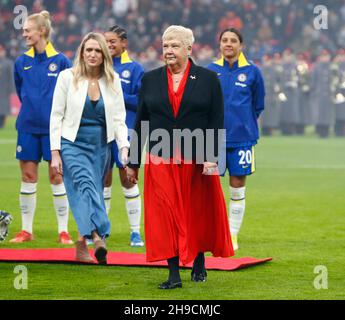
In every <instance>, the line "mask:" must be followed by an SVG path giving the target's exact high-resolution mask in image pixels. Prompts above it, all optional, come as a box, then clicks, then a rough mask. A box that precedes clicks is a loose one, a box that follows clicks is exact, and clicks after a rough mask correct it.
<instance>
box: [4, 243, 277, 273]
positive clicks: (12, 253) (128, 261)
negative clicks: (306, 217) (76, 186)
mask: <svg viewBox="0 0 345 320" xmlns="http://www.w3.org/2000/svg"><path fill="white" fill-rule="evenodd" d="M90 252H91V254H92V250H90ZM74 255H75V249H74V248H69V249H0V262H40V263H79V262H78V261H75V259H74ZM271 260H272V258H266V259H255V258H250V257H244V258H231V259H224V258H213V257H206V268H207V269H211V270H212V269H213V270H230V271H231V270H237V269H242V268H246V267H250V266H252V265H256V264H260V263H264V262H266V261H271ZM108 265H111V266H145V267H157V266H158V267H166V266H167V264H166V262H165V261H160V262H151V263H149V262H146V256H145V254H142V253H127V252H109V253H108ZM186 267H191V264H190V265H187V266H186Z"/></svg>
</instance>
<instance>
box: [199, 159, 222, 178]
mask: <svg viewBox="0 0 345 320" xmlns="http://www.w3.org/2000/svg"><path fill="white" fill-rule="evenodd" d="M202 174H204V175H207V176H211V175H215V174H216V175H218V174H219V173H218V165H217V163H214V162H204V170H203V171H202Z"/></svg>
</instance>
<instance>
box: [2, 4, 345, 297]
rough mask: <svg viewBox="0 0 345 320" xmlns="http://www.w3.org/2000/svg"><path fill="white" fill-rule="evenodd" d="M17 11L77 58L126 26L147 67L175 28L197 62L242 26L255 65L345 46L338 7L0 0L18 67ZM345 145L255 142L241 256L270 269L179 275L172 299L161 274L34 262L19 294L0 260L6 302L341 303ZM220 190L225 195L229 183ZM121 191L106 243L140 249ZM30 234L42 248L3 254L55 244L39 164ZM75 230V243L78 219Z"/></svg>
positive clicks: (8, 184) (300, 139)
mask: <svg viewBox="0 0 345 320" xmlns="http://www.w3.org/2000/svg"><path fill="white" fill-rule="evenodd" d="M17 4H22V5H25V6H27V8H28V10H29V12H30V13H31V12H36V11H40V10H42V9H44V8H45V9H47V10H49V11H50V12H51V13H52V15H53V26H54V29H55V36H54V44H55V46H56V48H57V49H58V50H61V51H63V52H65V53H66V54H67V55H68V56H69V57H71V58H72V57H73V52H74V51H75V49H76V47H77V46H78V44H79V42H80V40H81V36H82V35H84V34H85V33H87V32H88V31H91V30H99V31H103V30H104V29H106V28H107V27H108V26H111V25H113V24H115V23H117V24H120V25H122V26H124V27H125V28H127V29H128V33H129V43H130V53H131V56H132V57H133V58H134V59H137V60H138V61H140V62H141V63H142V64H143V65H144V66H145V69H146V70H150V69H152V68H154V67H157V66H158V65H160V64H161V62H160V52H161V50H160V47H161V43H160V37H161V34H162V31H163V30H164V29H165V27H167V26H168V25H170V24H183V25H185V26H188V27H191V28H192V29H193V31H194V33H195V37H196V44H195V46H194V48H193V51H194V52H193V57H194V59H195V60H196V61H197V62H198V63H200V64H206V63H208V62H209V61H210V60H211V59H213V57H215V56H217V52H218V50H217V48H218V45H217V35H218V33H219V30H221V29H223V28H224V27H225V26H228V25H234V26H237V27H239V28H240V29H242V32H243V34H244V37H245V41H246V50H245V52H246V54H247V55H248V56H249V58H250V59H253V60H254V61H256V62H257V63H259V64H260V63H261V60H262V58H263V56H264V55H265V54H272V53H275V52H282V51H283V50H284V49H286V48H290V49H292V50H293V51H294V52H295V53H299V52H304V53H307V55H308V59H310V63H313V62H315V61H316V59H317V57H318V55H319V54H320V53H321V52H322V50H323V49H327V50H329V51H330V53H331V54H332V55H335V54H336V52H337V50H338V49H340V48H344V47H345V4H344V2H343V1H292V0H291V1H289V0H278V1H273V0H272V1H270V0H266V1H265V0H257V1H254V0H244V1H240V0H229V1H227V0H218V1H211V0H185V1H183V0H171V1H148V0H140V1H136V0H113V1H111V0H105V1H101V0H90V1H84V0H76V1H69V0H60V1H37V0H36V1H31V0H27V1H25V0H23V1H8V0H0V7H1V14H0V44H2V45H3V46H4V47H5V48H6V51H7V53H8V57H9V58H10V59H11V60H12V61H13V60H14V59H15V58H16V57H17V56H18V55H19V54H20V53H21V52H23V51H24V50H25V48H24V47H23V42H22V41H21V31H20V30H19V31H18V30H15V29H14V28H13V18H14V15H13V7H14V6H15V5H17ZM317 4H323V5H325V6H327V8H328V12H329V16H328V29H327V30H321V31H316V30H315V29H314V27H313V19H314V17H315V16H314V14H313V8H314V7H315V5H317ZM228 12H233V13H228ZM0 90H1V88H0ZM13 111H16V110H15V108H13ZM14 122H15V117H13V116H10V117H9V118H8V121H7V123H6V126H5V128H4V129H0V209H2V210H6V211H9V212H11V213H12V214H13V216H14V218H15V219H14V222H13V224H12V225H11V229H10V235H9V237H11V236H13V235H14V233H15V231H17V230H19V228H20V213H19V205H18V192H19V181H20V175H19V168H18V163H17V161H16V160H15V159H14V154H15V139H16V132H15V129H14ZM344 146H345V141H344V139H343V138H337V137H334V136H333V135H332V136H331V137H330V138H329V139H319V138H318V137H317V136H316V135H315V132H314V127H312V126H310V127H308V128H307V130H306V134H305V136H293V137H284V136H281V135H280V134H275V135H273V136H272V137H263V138H262V139H261V140H260V143H259V145H258V147H257V152H256V154H257V173H256V174H255V175H253V176H252V177H250V178H249V179H248V188H247V190H248V191H247V192H248V194H247V209H246V210H247V212H246V217H245V221H244V225H243V228H242V230H241V235H240V247H241V248H240V250H239V251H238V253H237V255H236V256H238V257H241V256H255V257H268V256H271V257H273V261H272V262H271V263H268V264H266V265H263V266H258V267H254V268H250V269H247V270H242V271H238V272H215V271H213V272H212V271H211V272H210V273H209V281H208V282H207V283H205V284H202V285H201V286H195V285H193V284H192V283H190V281H188V278H189V272H187V271H183V273H182V279H183V280H184V285H185V288H184V290H181V291H177V292H175V291H176V290H174V292H168V293H167V292H157V291H158V290H157V289H156V288H155V286H156V284H157V283H158V282H159V281H160V280H161V279H163V278H164V277H165V271H164V270H161V269H149V268H125V267H111V268H107V267H80V266H63V265H44V264H42V265H36V264H35V265H34V264H27V267H28V271H29V289H28V290H22V291H20V290H15V289H14V288H13V279H14V277H15V275H14V274H13V268H14V266H15V264H7V263H6V264H5V263H0V274H1V281H0V299H344V298H345V294H344V279H345V277H344V275H345V274H344V268H343V266H344V263H345V259H344V254H343V252H344V249H345V248H344V247H345V242H344V240H345V239H344V238H345V236H344V234H345V232H344V231H345V227H344V226H345V215H344V205H343V204H344V200H343V196H344V191H343V190H344V187H345V182H344V181H345V162H344V159H345V148H344ZM222 183H223V187H224V193H225V196H226V197H227V199H228V196H229V192H228V187H227V179H226V178H224V179H222ZM140 186H141V188H142V176H141V180H140ZM114 189H115V190H114V195H113V200H112V211H111V214H110V218H111V221H112V237H111V238H110V240H109V243H108V246H109V248H110V249H111V250H114V251H128V252H144V249H133V248H130V247H129V244H128V230H129V228H128V222H127V217H126V214H125V210H124V201H123V199H122V196H121V190H120V184H119V181H118V180H116V181H114ZM34 230H35V231H34V232H35V236H36V241H34V242H32V243H28V244H23V245H20V246H15V245H10V244H9V243H8V241H5V242H3V243H1V244H0V248H7V247H11V248H14V247H23V248H25V247H28V248H36V247H37V248H38V247H59V245H58V244H57V243H56V234H57V232H56V218H55V214H54V210H53V208H52V199H51V192H50V187H49V185H48V178H47V168H46V164H43V165H42V166H41V168H40V181H39V186H38V206H37V211H36V216H35V224H34ZM70 231H71V233H72V235H73V236H74V238H75V237H76V234H77V230H76V226H75V223H74V222H73V219H72V218H71V219H70ZM318 265H323V266H325V267H326V268H327V270H328V289H326V290H325V289H321V290H318V289H316V288H315V286H314V281H315V277H316V276H317V274H315V273H314V270H315V267H316V266H318ZM95 279H96V281H95Z"/></svg>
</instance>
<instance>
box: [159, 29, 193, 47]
mask: <svg viewBox="0 0 345 320" xmlns="http://www.w3.org/2000/svg"><path fill="white" fill-rule="evenodd" d="M174 39H178V40H180V41H181V42H182V43H183V45H185V46H186V47H191V46H192V45H193V43H194V41H195V40H194V35H193V31H192V30H191V29H189V28H185V27H183V26H176V25H172V26H170V27H168V28H167V29H166V30H165V31H164V33H163V36H162V40H163V41H166V40H174Z"/></svg>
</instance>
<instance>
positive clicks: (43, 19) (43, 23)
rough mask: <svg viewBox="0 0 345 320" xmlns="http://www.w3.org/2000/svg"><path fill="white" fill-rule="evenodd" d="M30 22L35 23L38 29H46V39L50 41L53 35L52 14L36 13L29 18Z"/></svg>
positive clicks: (45, 12) (44, 11) (46, 12)
mask: <svg viewBox="0 0 345 320" xmlns="http://www.w3.org/2000/svg"><path fill="white" fill-rule="evenodd" d="M29 20H30V21H34V22H35V24H36V25H37V28H38V29H40V28H45V34H44V38H45V39H46V40H48V41H50V38H51V35H52V33H53V28H52V23H51V19H50V13H49V12H48V11H46V10H43V11H41V12H40V13H35V14H32V15H30V16H28V18H27V21H29Z"/></svg>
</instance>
